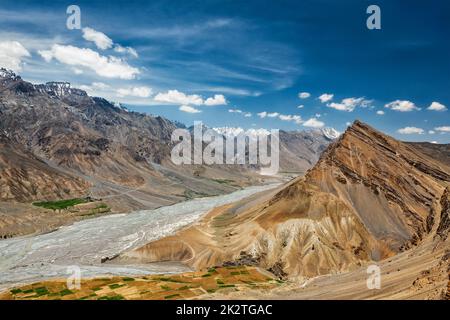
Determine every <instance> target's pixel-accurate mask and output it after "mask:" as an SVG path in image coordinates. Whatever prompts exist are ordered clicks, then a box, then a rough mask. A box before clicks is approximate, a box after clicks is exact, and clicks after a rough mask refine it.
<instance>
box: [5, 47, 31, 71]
mask: <svg viewBox="0 0 450 320" xmlns="http://www.w3.org/2000/svg"><path fill="white" fill-rule="evenodd" d="M29 56H30V53H29V52H28V50H27V49H25V47H24V46H22V44H21V43H20V42H18V41H3V42H0V67H4V68H7V69H12V70H13V71H16V72H18V71H21V70H22V65H23V62H22V59H23V58H24V57H29Z"/></svg>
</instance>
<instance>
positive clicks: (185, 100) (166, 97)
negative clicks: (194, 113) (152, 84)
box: [154, 90, 227, 106]
mask: <svg viewBox="0 0 450 320" xmlns="http://www.w3.org/2000/svg"><path fill="white" fill-rule="evenodd" d="M154 100H155V101H157V102H163V103H168V104H182V105H196V106H201V105H206V106H218V105H226V104H227V100H226V99H225V97H224V96H223V95H221V94H216V95H214V97H210V98H208V99H206V100H203V97H202V96H200V95H198V94H192V95H187V94H185V93H183V92H180V91H178V90H169V91H167V92H165V93H164V92H160V93H158V94H157V95H156V96H155V98H154Z"/></svg>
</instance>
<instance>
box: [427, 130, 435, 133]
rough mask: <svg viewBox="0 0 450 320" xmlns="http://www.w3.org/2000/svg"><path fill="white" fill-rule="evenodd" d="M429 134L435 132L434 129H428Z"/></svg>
mask: <svg viewBox="0 0 450 320" xmlns="http://www.w3.org/2000/svg"><path fill="white" fill-rule="evenodd" d="M428 133H429V134H435V133H436V132H435V131H434V130H428Z"/></svg>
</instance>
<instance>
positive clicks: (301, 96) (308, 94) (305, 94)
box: [298, 92, 311, 99]
mask: <svg viewBox="0 0 450 320" xmlns="http://www.w3.org/2000/svg"><path fill="white" fill-rule="evenodd" d="M298 97H299V98H300V99H307V98H309V97H311V94H310V93H309V92H300V93H299V94H298Z"/></svg>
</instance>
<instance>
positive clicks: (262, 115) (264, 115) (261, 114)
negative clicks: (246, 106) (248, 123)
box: [257, 111, 267, 119]
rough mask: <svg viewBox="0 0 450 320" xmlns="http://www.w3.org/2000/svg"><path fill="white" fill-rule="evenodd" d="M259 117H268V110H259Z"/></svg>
mask: <svg viewBox="0 0 450 320" xmlns="http://www.w3.org/2000/svg"><path fill="white" fill-rule="evenodd" d="M257 115H258V117H260V118H261V119H264V118H265V117H267V112H266V111H263V112H259V113H257Z"/></svg>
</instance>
